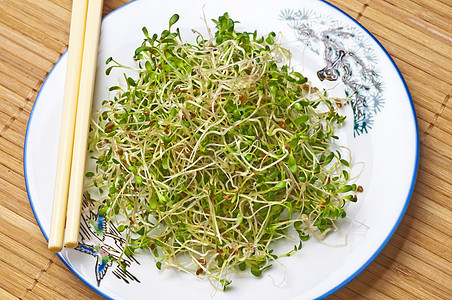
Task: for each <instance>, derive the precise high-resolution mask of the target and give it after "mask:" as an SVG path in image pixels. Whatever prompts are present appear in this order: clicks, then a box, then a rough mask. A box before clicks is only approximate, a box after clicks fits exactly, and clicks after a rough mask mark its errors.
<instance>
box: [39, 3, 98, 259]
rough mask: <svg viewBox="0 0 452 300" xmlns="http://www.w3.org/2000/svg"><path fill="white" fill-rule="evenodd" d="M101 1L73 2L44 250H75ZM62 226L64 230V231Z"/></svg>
mask: <svg viewBox="0 0 452 300" xmlns="http://www.w3.org/2000/svg"><path fill="white" fill-rule="evenodd" d="M102 7H103V0H73V6H72V15H71V29H70V37H69V48H68V65H67V72H66V83H65V96H64V106H63V119H62V123H61V132H60V144H59V151H58V164H57V174H56V179H55V190H54V199H53V207H52V219H51V224H50V236H49V244H48V248H49V250H51V251H53V252H59V251H61V250H62V248H63V239H64V244H65V246H66V247H72V248H74V247H76V246H77V244H78V234H79V227H80V217H81V205H82V197H83V195H82V193H83V182H84V177H85V176H84V173H85V160H86V148H87V140H88V130H89V123H90V115H91V105H92V96H93V90H94V80H95V73H96V63H97V49H98V44H99V34H100V25H101V19H102ZM65 226H66V229H65Z"/></svg>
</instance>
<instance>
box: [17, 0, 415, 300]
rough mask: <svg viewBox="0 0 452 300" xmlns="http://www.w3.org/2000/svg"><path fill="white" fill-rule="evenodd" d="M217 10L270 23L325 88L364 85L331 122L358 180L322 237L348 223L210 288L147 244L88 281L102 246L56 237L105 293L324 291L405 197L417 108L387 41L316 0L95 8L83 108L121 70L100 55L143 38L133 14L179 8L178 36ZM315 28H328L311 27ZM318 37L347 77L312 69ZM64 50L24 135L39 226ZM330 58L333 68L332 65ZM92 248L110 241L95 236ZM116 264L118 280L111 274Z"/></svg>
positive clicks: (318, 61)
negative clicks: (88, 90) (263, 269)
mask: <svg viewBox="0 0 452 300" xmlns="http://www.w3.org/2000/svg"><path fill="white" fill-rule="evenodd" d="M224 12H229V15H230V16H231V18H233V19H234V20H237V21H240V23H239V24H238V25H237V26H236V28H237V29H238V30H246V31H254V29H257V30H258V32H259V33H260V34H262V35H264V34H267V33H268V32H270V31H275V32H277V33H279V32H281V33H282V35H283V37H284V40H283V42H284V45H285V46H286V47H288V48H289V49H290V50H291V51H292V53H293V56H294V61H293V65H294V66H295V67H297V68H298V69H299V70H301V72H303V73H304V74H305V75H307V76H308V78H309V79H310V80H311V81H312V82H313V83H314V84H315V85H317V86H319V87H324V88H327V89H329V90H331V91H330V93H331V94H333V95H338V96H344V94H345V90H350V88H351V87H352V85H353V84H364V85H367V86H368V87H369V89H368V90H361V95H362V97H363V99H364V100H365V101H366V105H367V106H361V107H360V110H361V112H363V113H364V117H361V118H359V117H357V116H356V114H355V118H357V119H356V120H355V121H356V122H354V121H353V119H354V115H353V113H352V110H351V109H350V106H348V111H346V112H347V115H348V118H347V125H346V126H345V127H343V128H341V129H340V131H339V133H340V137H341V142H342V143H343V144H345V145H347V146H348V147H350V148H351V149H352V153H353V161H354V162H355V163H356V162H363V163H364V169H363V173H362V174H361V176H360V178H359V184H361V185H362V186H364V192H363V193H362V194H360V197H359V201H358V202H357V203H355V204H352V205H349V206H348V209H347V214H348V218H347V220H346V221H345V222H342V224H341V225H340V228H341V231H340V232H338V233H333V234H331V235H330V236H329V237H328V238H327V239H326V242H328V243H331V244H341V243H344V240H345V236H346V235H347V236H348V239H347V245H346V246H341V247H332V246H327V245H324V244H321V243H319V242H317V241H315V240H311V241H309V242H306V243H305V244H304V246H303V249H301V251H299V252H298V253H297V254H296V255H293V256H292V257H290V258H284V259H280V260H279V261H280V262H281V264H282V265H283V266H284V267H282V266H279V267H274V268H272V269H271V270H269V271H268V272H267V273H264V275H263V276H262V277H261V278H256V277H253V276H251V275H250V276H243V277H241V278H234V282H233V287H232V288H231V289H229V290H228V291H227V292H216V293H215V292H214V290H213V288H212V286H211V285H210V284H209V282H207V281H202V280H199V279H197V278H196V277H194V276H191V275H187V274H182V273H178V272H175V271H172V270H166V271H164V272H160V271H158V270H157V269H156V267H155V264H154V261H153V259H152V257H151V256H150V255H139V256H138V257H137V261H131V262H130V263H131V266H130V268H129V270H130V273H127V274H124V273H121V272H118V269H116V268H115V266H114V265H112V266H107V268H106V269H105V271H104V273H105V274H104V275H105V276H104V277H103V278H102V280H99V281H98V279H100V277H99V276H100V275H98V277H97V278H96V268H97V267H99V266H100V265H99V264H98V263H97V262H101V260H100V259H101V258H102V255H103V254H105V252H102V251H96V250H93V249H91V250H89V249H88V248H87V249H86V250H87V251H88V250H89V251H91V255H89V254H86V253H82V252H81V251H77V250H73V249H64V250H63V251H62V252H61V253H60V254H59V256H60V258H61V259H62V260H63V262H64V263H65V264H66V265H67V266H68V267H69V269H71V270H72V271H73V272H74V273H75V274H76V275H77V276H78V277H79V278H80V279H82V280H83V281H84V282H85V283H86V284H87V285H89V286H90V287H91V288H93V289H94V290H96V291H97V292H99V293H100V294H102V295H103V296H106V297H108V298H114V299H131V298H133V297H140V298H143V297H147V296H149V298H153V299H208V298H209V297H210V296H212V295H213V299H237V298H239V299H248V300H250V299H312V298H319V297H320V298H321V297H325V296H327V295H329V294H331V293H333V292H334V291H336V290H338V289H339V288H341V287H342V286H344V285H345V284H346V283H348V282H349V281H350V280H351V279H352V278H353V277H355V276H356V275H357V274H358V273H359V272H360V271H362V270H363V269H364V268H365V267H366V266H367V265H368V264H369V263H370V262H371V261H372V260H373V259H374V258H375V256H376V255H377V254H378V253H379V252H380V250H381V249H382V248H383V247H384V245H385V244H386V243H387V241H388V240H389V239H390V237H391V235H392V234H393V232H394V231H395V229H396V227H397V225H398V224H399V222H400V220H401V218H402V216H403V214H404V212H405V209H406V207H407V205H408V202H409V199H410V196H411V193H412V191H413V187H414V182H415V177H416V172H417V162H418V149H419V148H418V144H419V141H418V135H417V124H416V116H415V112H414V108H413V104H412V101H411V98H410V95H409V92H408V90H407V87H406V85H405V82H404V80H403V78H402V76H401V74H400V72H399V71H398V69H397V67H396V66H395V64H394V62H393V61H392V60H391V58H390V57H389V55H388V53H387V52H386V51H385V50H384V49H383V47H382V46H381V45H380V44H379V43H378V42H377V41H376V39H375V38H374V37H373V36H372V35H371V34H370V33H369V32H368V31H367V30H366V29H364V28H363V27H362V26H361V25H359V24H358V23H357V22H356V21H354V20H353V19H352V18H350V17H349V16H347V15H346V14H344V13H343V12H341V11H340V10H338V9H337V8H335V7H333V6H331V5H330V4H328V3H326V2H323V1H318V0H305V1H295V0H294V1H291V0H280V1H238V0H229V1H210V0H202V1H201V0H199V1H183V0H172V1H159V2H155V1H146V0H137V1H134V2H131V3H129V4H127V5H125V6H123V7H121V8H120V9H118V10H116V11H114V12H113V13H111V14H110V15H108V16H107V17H106V18H105V19H104V20H103V23H102V30H101V39H100V45H99V56H98V71H97V74H96V85H95V97H94V99H95V100H94V101H95V103H94V108H93V110H95V109H96V108H97V107H98V106H99V103H100V102H101V101H102V100H104V99H107V97H108V88H109V87H110V86H111V85H114V84H116V83H117V80H119V78H120V72H118V73H113V74H112V75H110V76H109V77H107V76H105V60H106V59H107V58H108V57H110V56H113V57H114V58H115V59H117V60H118V61H120V62H122V63H127V64H132V65H133V62H132V55H133V51H134V50H135V48H137V47H138V46H139V45H140V43H141V41H142V40H143V36H142V32H141V28H142V27H143V26H146V27H147V28H148V30H149V32H150V33H154V32H155V33H160V32H161V31H162V30H163V29H165V28H167V26H168V20H169V18H170V17H171V16H172V15H173V14H174V13H178V14H179V15H180V20H179V22H178V23H177V24H176V26H177V27H180V28H181V31H182V35H183V37H185V38H186V40H188V41H189V40H190V39H192V38H193V34H192V33H191V29H196V30H198V31H200V32H203V33H204V34H206V26H205V23H204V21H203V20H202V17H203V15H205V16H206V19H207V20H208V24H209V26H210V27H211V28H214V25H213V23H212V22H210V19H212V18H217V17H218V16H219V15H222V14H223V13H224ZM322 34H323V36H328V38H327V39H325V38H324V39H322ZM325 42H328V43H330V45H332V47H333V48H334V49H335V50H341V49H342V50H344V51H346V53H348V55H347V56H346V57H345V58H344V60H343V62H345V63H346V64H347V65H348V66H349V68H350V70H352V75H351V77H341V78H339V80H337V81H335V82H330V81H323V82H320V81H319V80H318V79H317V76H316V71H318V70H320V69H322V68H323V67H325V66H326V62H325V57H324V56H325V55H324V53H325V52H324V47H325V46H324V45H325ZM337 53H338V52H333V53H332V56H331V57H329V59H330V60H333V61H334V60H335V59H336V57H337ZM350 53H353V56H352V55H350ZM327 58H328V57H327ZM66 59H67V55H66V54H65V55H63V56H62V58H61V59H60V60H59V61H58V63H57V64H56V65H55V67H54V68H53V70H52V72H51V73H50V74H49V76H48V78H47V80H46V81H45V83H44V85H43V86H42V88H41V90H40V92H39V95H38V97H37V99H36V101H35V105H34V107H33V111H32V113H31V116H30V120H29V123H28V129H27V135H26V140H25V150H24V169H25V179H26V184H27V190H28V195H29V199H30V204H31V206H32V208H33V211H34V213H35V216H36V219H37V221H38V224H39V226H40V227H41V230H42V232H43V234H44V236H45V237H46V238H47V237H48V234H49V227H50V215H51V206H52V196H53V188H54V178H55V168H56V161H57V149H58V137H59V128H60V122H61V112H62V100H63V93H64V88H63V87H64V84H63V83H64V77H65V70H66ZM336 66H337V65H336ZM337 67H339V70H341V73H344V72H343V67H341V66H337ZM362 71H364V72H374V73H373V74H374V75H375V77H374V78H375V82H371V81H370V80H367V79H365V78H363V76H362ZM368 74H369V73H368ZM344 76H345V75H344ZM355 87H356V85H355ZM353 99H354V101H357V99H356V98H353ZM356 103H359V102H356ZM103 250H104V251H106V252H108V251H115V250H114V249H106V248H105V247H104V248H103ZM89 251H88V252H89ZM115 274H116V276H115ZM124 275H125V276H126V280H124V279H120V278H119V277H121V276H124ZM127 275H131V276H130V277H127ZM118 276H119V277H118Z"/></svg>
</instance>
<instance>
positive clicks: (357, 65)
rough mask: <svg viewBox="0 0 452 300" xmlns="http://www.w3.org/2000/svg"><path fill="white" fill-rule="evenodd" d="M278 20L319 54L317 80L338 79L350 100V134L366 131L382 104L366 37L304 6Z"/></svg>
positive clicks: (374, 60) (375, 62)
mask: <svg viewBox="0 0 452 300" xmlns="http://www.w3.org/2000/svg"><path fill="white" fill-rule="evenodd" d="M280 19H281V20H284V21H286V22H287V24H288V26H289V27H290V28H291V29H292V30H293V31H294V33H295V36H296V38H297V40H298V41H300V42H301V43H303V44H304V45H305V46H306V47H308V48H309V49H310V50H311V51H312V52H313V53H315V54H316V55H317V56H321V55H323V60H324V62H325V65H326V66H325V68H323V69H321V70H319V71H318V72H317V76H318V77H319V79H320V80H321V81H323V80H329V81H336V80H338V79H341V80H342V82H343V84H344V85H345V95H346V96H347V97H350V99H351V106H352V109H353V116H354V120H353V121H354V126H353V128H354V135H355V136H358V135H360V134H363V133H367V132H368V131H369V130H370V129H371V128H372V125H373V123H374V116H375V115H376V114H377V113H378V112H380V111H381V109H382V107H383V105H384V99H383V97H382V92H383V82H382V80H381V76H380V74H379V71H378V70H377V67H376V66H377V65H378V59H377V55H376V53H375V50H374V49H373V48H372V47H370V46H369V39H368V37H365V36H364V35H363V34H362V33H360V32H358V30H357V29H356V28H355V27H350V26H347V25H345V24H342V22H340V21H338V20H336V19H334V18H332V17H330V16H328V15H324V14H320V13H318V12H315V11H313V10H309V9H305V8H304V9H302V10H300V9H299V10H293V9H285V10H282V11H281V13H280Z"/></svg>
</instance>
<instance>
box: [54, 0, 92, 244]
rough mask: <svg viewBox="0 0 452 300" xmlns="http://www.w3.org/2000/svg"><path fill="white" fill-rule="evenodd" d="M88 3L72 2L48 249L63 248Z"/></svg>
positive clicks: (83, 0) (82, 0)
mask: <svg viewBox="0 0 452 300" xmlns="http://www.w3.org/2000/svg"><path fill="white" fill-rule="evenodd" d="M87 4H88V0H74V1H73V2H72V15H71V28H70V36H69V47H68V62H67V71H66V83H65V90H64V104H63V118H62V120H61V132H60V143H59V149H58V163H57V170H56V178H55V189H54V195H53V207H52V217H51V223H50V235H49V244H48V247H49V250H51V251H53V252H59V251H61V249H62V248H63V235H64V225H65V221H66V208H67V196H68V191H69V174H70V171H71V163H72V148H73V142H74V131H75V118H76V109H77V98H78V94H79V83H80V74H81V69H82V55H83V44H84V40H85V25H86V13H87V8H88V5H87Z"/></svg>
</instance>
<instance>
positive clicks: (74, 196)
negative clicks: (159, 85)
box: [64, 0, 103, 248]
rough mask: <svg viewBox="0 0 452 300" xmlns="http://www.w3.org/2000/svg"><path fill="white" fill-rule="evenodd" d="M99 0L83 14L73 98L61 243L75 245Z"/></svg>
mask: <svg viewBox="0 0 452 300" xmlns="http://www.w3.org/2000/svg"><path fill="white" fill-rule="evenodd" d="M102 6H103V0H89V2H88V12H87V18H86V30H85V43H84V47H83V62H82V71H81V78H80V90H79V96H78V102H77V118H76V125H75V135H74V147H73V152H72V167H71V176H70V185H69V195H68V205H67V213H66V231H65V234H64V245H65V246H66V247H69V248H75V247H76V246H77V245H78V235H79V228H80V217H81V208H82V199H83V184H84V178H85V161H86V151H87V143H88V131H89V123H90V119H91V105H92V98H93V90H94V80H95V75H96V63H97V49H98V45H99V35H100V26H101V19H102Z"/></svg>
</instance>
